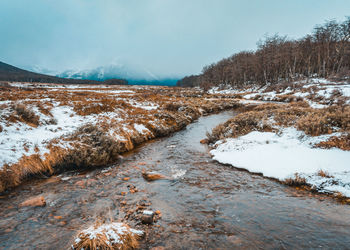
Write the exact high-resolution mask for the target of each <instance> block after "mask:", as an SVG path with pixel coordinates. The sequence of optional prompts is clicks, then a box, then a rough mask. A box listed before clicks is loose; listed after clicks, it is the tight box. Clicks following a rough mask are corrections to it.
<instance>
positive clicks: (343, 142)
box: [316, 134, 350, 151]
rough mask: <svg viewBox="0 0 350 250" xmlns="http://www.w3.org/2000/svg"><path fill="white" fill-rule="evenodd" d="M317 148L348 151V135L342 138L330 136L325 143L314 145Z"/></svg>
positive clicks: (349, 142)
mask: <svg viewBox="0 0 350 250" xmlns="http://www.w3.org/2000/svg"><path fill="white" fill-rule="evenodd" d="M316 147H319V148H327V149H329V148H340V149H342V150H347V151H349V150H350V134H347V135H342V136H339V137H337V136H332V137H331V138H329V139H328V140H327V141H322V142H320V143H318V144H316Z"/></svg>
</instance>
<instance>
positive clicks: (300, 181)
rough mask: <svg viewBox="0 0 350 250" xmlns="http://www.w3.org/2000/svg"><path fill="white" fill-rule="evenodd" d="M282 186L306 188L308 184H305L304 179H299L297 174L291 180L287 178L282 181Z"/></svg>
mask: <svg viewBox="0 0 350 250" xmlns="http://www.w3.org/2000/svg"><path fill="white" fill-rule="evenodd" d="M284 184H286V185H288V186H292V187H308V186H309V184H308V183H307V182H306V179H305V178H304V177H301V176H300V175H299V174H298V173H296V174H294V177H293V178H287V179H285V180H284Z"/></svg>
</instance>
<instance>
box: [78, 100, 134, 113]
mask: <svg viewBox="0 0 350 250" xmlns="http://www.w3.org/2000/svg"><path fill="white" fill-rule="evenodd" d="M117 107H119V108H128V107H130V105H129V104H127V103H126V102H124V101H122V100H115V99H107V98H105V99H102V100H99V101H82V102H79V103H76V104H74V111H75V112H76V113H77V114H78V115H81V116H86V115H91V114H100V113H103V112H113V111H114V110H115V109H116V108H117Z"/></svg>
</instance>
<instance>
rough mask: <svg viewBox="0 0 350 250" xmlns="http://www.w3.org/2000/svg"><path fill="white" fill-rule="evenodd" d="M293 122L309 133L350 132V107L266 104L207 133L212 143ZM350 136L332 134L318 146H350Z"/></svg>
mask: <svg viewBox="0 0 350 250" xmlns="http://www.w3.org/2000/svg"><path fill="white" fill-rule="evenodd" d="M279 126H280V127H290V126H294V127H296V128H297V129H298V130H301V131H303V132H305V134H307V135H311V136H318V135H322V134H331V133H333V132H347V133H349V132H350V107H349V106H344V107H339V106H336V107H333V106H332V107H328V108H324V109H313V108H310V107H308V106H307V105H305V103H291V104H284V105H281V104H264V105H260V106H256V107H255V108H253V109H251V110H248V111H246V112H242V113H240V114H239V115H237V116H235V117H234V118H232V119H230V120H228V121H227V122H225V123H223V124H220V125H218V126H217V127H215V128H214V129H213V130H212V132H211V133H208V135H207V137H208V140H209V142H210V143H214V142H216V141H218V140H220V139H224V138H227V137H238V136H242V135H246V134H248V133H250V132H252V131H274V127H279ZM348 139H349V137H348V136H342V137H340V138H331V139H330V140H329V141H327V142H321V143H320V144H318V146H319V147H326V148H327V147H333V146H334V147H339V148H341V149H347V148H349V140H348Z"/></svg>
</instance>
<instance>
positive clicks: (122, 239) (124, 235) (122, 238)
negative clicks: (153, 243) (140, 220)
mask: <svg viewBox="0 0 350 250" xmlns="http://www.w3.org/2000/svg"><path fill="white" fill-rule="evenodd" d="M113 225H116V226H117V227H118V228H122V229H123V230H120V229H119V230H118V229H117V228H114V227H113ZM109 226H110V227H109ZM104 227H106V228H104ZM91 229H92V230H97V231H98V232H96V233H94V234H93V236H91V235H92V233H91V232H90V231H91V230H89V229H88V230H83V231H82V232H80V233H79V234H78V236H77V240H76V242H75V244H74V245H73V246H72V248H73V249H79V250H80V249H86V250H114V249H119V250H127V249H136V248H138V238H139V237H140V236H139V235H138V234H136V233H134V232H133V230H132V229H131V228H130V227H129V226H128V225H126V224H124V223H111V224H102V223H100V222H97V223H96V224H95V225H94V226H93V228H91ZM111 233H113V234H115V235H117V236H118V237H119V239H118V241H117V242H114V241H113V240H111V239H110V235H111Z"/></svg>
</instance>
